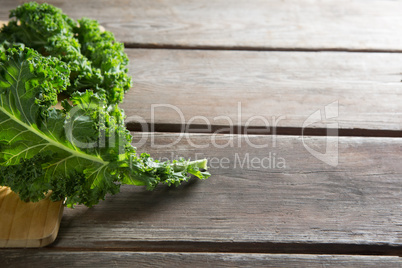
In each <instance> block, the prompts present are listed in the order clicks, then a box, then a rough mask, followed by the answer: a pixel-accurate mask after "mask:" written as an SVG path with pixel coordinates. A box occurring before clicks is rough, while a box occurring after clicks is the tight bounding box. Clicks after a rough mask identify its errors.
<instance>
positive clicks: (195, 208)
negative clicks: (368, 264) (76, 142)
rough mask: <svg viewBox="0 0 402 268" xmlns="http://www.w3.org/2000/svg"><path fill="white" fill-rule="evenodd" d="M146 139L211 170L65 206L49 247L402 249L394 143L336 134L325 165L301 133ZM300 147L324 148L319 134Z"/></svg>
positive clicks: (159, 154)
mask: <svg viewBox="0 0 402 268" xmlns="http://www.w3.org/2000/svg"><path fill="white" fill-rule="evenodd" d="M153 137H154V145H153V146H152V147H153V148H151V146H150V144H151V141H150V140H149V139H150V138H151V137H148V143H147V144H148V145H146V146H145V145H143V146H139V147H140V151H147V152H150V153H151V155H153V156H154V157H155V158H158V159H161V160H166V158H172V157H176V155H179V156H183V157H191V158H192V159H194V158H195V157H197V158H202V157H207V158H209V165H210V167H211V168H210V171H211V173H212V174H213V176H212V177H211V178H210V179H208V180H206V181H197V180H192V181H190V182H189V183H187V184H185V185H183V186H181V187H178V188H167V187H164V186H161V187H158V188H157V189H156V190H155V191H153V192H149V191H146V190H145V189H143V188H142V187H130V186H124V187H122V189H121V190H122V191H121V193H119V194H117V195H115V196H111V197H108V198H107V199H106V201H104V202H101V203H100V204H98V205H97V206H95V207H93V208H91V209H88V208H86V207H82V206H78V207H77V208H75V209H74V210H71V209H66V210H65V213H64V216H63V220H62V224H61V228H60V232H59V236H58V239H57V240H56V242H55V243H54V244H53V247H54V248H58V249H76V250H77V249H80V250H83V249H85V250H91V249H93V250H99V249H111V248H114V249H115V250H117V249H124V250H136V251H144V250H145V251H150V250H151V251H176V252H177V251H192V252H194V251H208V252H211V251H220V252H259V253H309V254H313V253H320V254H334V253H338V254H350V253H354V254H356V253H357V254H392V255H402V212H401V211H402V210H401V202H400V200H401V198H402V181H401V175H402V167H401V165H400V163H401V160H402V156H401V154H400V152H401V149H402V141H401V140H400V139H392V138H380V139H377V138H339V164H338V166H337V167H332V166H329V165H327V164H325V163H323V162H321V161H320V160H318V159H316V158H315V157H314V156H312V155H311V154H310V153H308V152H307V150H306V149H305V148H304V146H303V140H302V139H301V138H300V137H288V136H278V137H274V136H257V135H256V136H248V137H246V136H228V135H216V137H214V138H213V136H210V135H190V136H189V137H188V138H186V137H183V139H181V140H177V139H178V137H179V136H178V135H173V134H158V135H156V134H155V135H154V136H153ZM140 138H141V137H139V136H137V137H136V141H139V139H140ZM274 138H275V140H274ZM329 139H331V138H329ZM334 139H335V138H334ZM174 142H176V144H175V145H172V144H173V143H174ZM231 142H233V147H231V146H230V143H231ZM248 143H249V144H248ZM304 143H305V144H306V146H309V147H311V148H314V149H315V150H322V149H324V150H325V148H324V147H325V139H324V138H322V137H315V138H312V137H305V138H304ZM189 144H196V145H197V146H199V147H202V146H204V147H205V148H195V147H194V146H195V145H191V146H190V145H189ZM213 144H217V145H216V146H220V147H221V148H216V146H213ZM227 144H228V145H227ZM239 144H240V145H239ZM274 144H275V145H274ZM251 145H252V146H251ZM257 145H258V146H264V145H268V147H267V148H260V149H258V148H254V147H255V146H257ZM163 146H167V147H165V148H161V147H163ZM239 146H240V147H239ZM171 154H173V155H171ZM165 157H166V158H165ZM247 158H248V159H249V160H248V161H247ZM269 158H271V160H269ZM245 159H246V160H245ZM282 159H283V160H282ZM259 160H261V161H262V162H263V164H262V165H261V164H258V161H259ZM280 161H282V162H283V161H284V162H285V166H282V165H279V164H278V163H279V162H280ZM270 162H271V166H269V165H270ZM274 162H275V164H274Z"/></svg>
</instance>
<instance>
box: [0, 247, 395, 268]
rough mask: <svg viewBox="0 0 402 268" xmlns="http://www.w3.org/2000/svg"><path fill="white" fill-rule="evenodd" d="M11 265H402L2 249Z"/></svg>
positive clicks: (378, 259)
mask: <svg viewBox="0 0 402 268" xmlns="http://www.w3.org/2000/svg"><path fill="white" fill-rule="evenodd" d="M0 257H1V260H2V264H3V265H6V266H10V267H43V266H44V264H46V266H47V267H67V266H68V267H88V266H91V267H94V266H96V267H115V266H117V265H118V266H119V267H121V266H123V267H132V266H135V267H155V266H157V267H261V266H263V267H284V266H285V267H301V266H302V267H326V266H330V267H376V268H377V267H401V265H402V261H401V259H400V258H398V257H384V256H343V255H339V256H337V255H286V254H228V253H224V254H219V253H158V252H156V253H153V252H152V253H151V252H68V251H56V252H54V251H47V250H40V251H38V250H35V251H28V252H27V251H22V250H18V251H16V250H13V251H0Z"/></svg>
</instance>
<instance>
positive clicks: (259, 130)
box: [126, 122, 402, 138]
mask: <svg viewBox="0 0 402 268" xmlns="http://www.w3.org/2000/svg"><path fill="white" fill-rule="evenodd" d="M126 127H127V129H128V130H129V131H135V132H151V133H153V132H168V133H192V134H236V135H247V134H248V135H291V136H300V135H306V136H341V137H342V136H344V137H383V138H400V137H402V130H382V129H361V128H354V129H328V128H306V129H303V128H298V127H276V128H275V129H267V128H266V127H258V126H252V127H250V128H246V127H245V126H238V125H236V126H233V129H232V131H229V130H228V126H224V125H212V126H207V125H201V124H192V125H191V127H193V128H194V129H191V128H189V126H186V125H183V124H169V123H165V124H162V123H156V124H151V123H147V124H146V130H144V129H143V126H142V125H141V124H140V123H135V122H128V123H127V124H126ZM186 127H187V129H186ZM208 127H209V128H208Z"/></svg>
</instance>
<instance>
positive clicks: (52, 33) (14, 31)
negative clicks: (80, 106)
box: [0, 2, 131, 104]
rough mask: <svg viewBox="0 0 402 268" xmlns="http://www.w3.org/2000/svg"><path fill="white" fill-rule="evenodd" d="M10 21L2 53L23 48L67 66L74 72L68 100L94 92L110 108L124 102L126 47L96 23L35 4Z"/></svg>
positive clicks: (1, 41) (2, 40)
mask: <svg viewBox="0 0 402 268" xmlns="http://www.w3.org/2000/svg"><path fill="white" fill-rule="evenodd" d="M10 18H11V19H12V20H11V21H10V22H9V23H8V25H6V26H4V27H3V28H2V30H1V32H0V44H3V45H0V51H1V50H4V48H9V47H10V45H12V44H24V45H25V46H27V47H30V48H33V49H35V50H37V51H38V52H39V53H41V54H42V55H44V56H49V55H50V56H54V57H57V58H59V59H60V60H61V61H63V62H65V63H67V65H68V67H69V69H70V70H71V73H70V85H69V86H68V87H67V90H66V91H65V94H66V95H67V96H70V95H71V94H72V93H74V92H77V91H81V92H85V91H86V90H93V91H94V92H96V93H101V94H105V95H106V100H107V102H108V104H117V103H120V102H121V101H122V100H123V97H124V93H125V92H126V91H127V90H128V89H129V88H130V87H131V77H129V76H128V74H127V73H128V70H127V65H128V58H127V55H126V54H125V52H124V46H123V44H122V43H119V42H116V40H115V38H114V36H113V34H112V33H111V32H107V31H105V32H102V31H100V30H99V24H98V23H97V22H96V21H94V20H90V19H86V18H83V19H81V20H79V22H78V23H77V22H76V21H74V20H73V19H71V18H69V17H68V16H66V15H65V14H63V13H62V11H61V10H60V9H58V8H56V7H54V6H51V5H48V4H46V3H45V4H41V5H40V4H37V3H35V2H30V3H26V4H23V5H21V6H19V7H17V8H16V9H15V10H12V11H11V13H10ZM1 47H3V49H1Z"/></svg>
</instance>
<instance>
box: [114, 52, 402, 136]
mask: <svg viewBox="0 0 402 268" xmlns="http://www.w3.org/2000/svg"><path fill="white" fill-rule="evenodd" d="M127 53H128V55H129V57H130V59H131V61H130V66H129V68H130V72H131V74H132V76H133V81H134V85H133V88H132V89H131V90H130V91H129V92H128V93H127V94H126V97H125V100H124V103H123V104H122V105H121V107H122V108H123V109H124V110H125V112H126V114H127V117H128V118H127V120H126V122H127V125H128V128H129V129H131V130H137V129H138V126H136V125H135V124H134V122H147V123H152V124H157V125H159V126H161V125H164V124H165V125H166V124H167V126H166V127H165V128H162V129H161V131H176V132H180V131H181V130H185V129H186V127H188V129H187V130H188V131H191V129H194V128H199V129H204V130H205V129H206V128H205V125H207V124H210V125H212V127H211V129H210V131H214V130H215V129H214V126H221V128H227V127H228V126H230V125H234V126H242V127H244V126H247V125H248V126H249V127H251V128H249V131H250V132H249V133H257V134H260V133H273V128H272V127H274V126H275V127H277V128H278V129H280V128H282V131H288V132H287V133H283V134H295V133H296V134H299V133H300V132H301V128H302V127H303V124H304V123H305V122H306V120H307V119H308V118H309V116H311V115H313V114H314V113H315V112H316V111H317V110H320V109H321V110H322V112H323V113H322V115H324V111H323V110H324V109H325V107H326V106H328V105H330V104H331V103H332V104H333V103H334V102H335V104H336V102H338V105H336V107H335V108H336V109H335V110H337V111H336V112H337V114H336V115H335V116H336V117H335V118H328V119H327V120H324V121H322V122H317V123H315V124H311V125H308V126H307V127H306V128H310V129H320V128H326V127H334V125H327V123H334V122H335V123H337V124H338V125H335V128H337V127H338V128H339V129H340V134H342V135H348V133H349V134H350V135H366V134H365V132H368V134H367V135H376V134H375V133H373V131H375V130H381V131H387V130H390V131H399V132H396V134H395V133H394V135H397V136H402V133H401V132H400V131H401V130H402V113H401V112H400V108H401V103H402V83H401V82H400V80H401V77H402V76H401V71H402V54H397V53H339V52H320V53H311V52H310V53H309V52H294V53H284V52H258V53H257V52H240V51H187V50H155V49H154V50H147V49H144V50H142V49H139V50H133V49H128V50H127ZM158 105H159V106H158ZM160 105H161V106H160ZM153 112H154V115H153V116H152V113H153ZM328 117H330V115H328ZM319 119H320V117H318V120H319ZM263 120H265V121H263ZM190 125H191V126H190ZM265 126H268V127H267V128H266V127H265ZM292 128H293V130H292ZM253 129H254V130H253ZM289 129H290V130H289ZM144 130H146V129H144ZM155 130H158V129H155ZM236 130H237V128H235V129H234V130H233V131H236ZM361 130H364V131H361ZM369 130H371V131H372V132H371V134H370V131H369ZM233 131H232V133H233ZM278 131H280V130H278ZM291 131H293V132H294V133H291ZM277 133H278V132H277ZM324 134H325V131H324ZM382 134H383V133H382ZM386 135H389V134H386Z"/></svg>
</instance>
